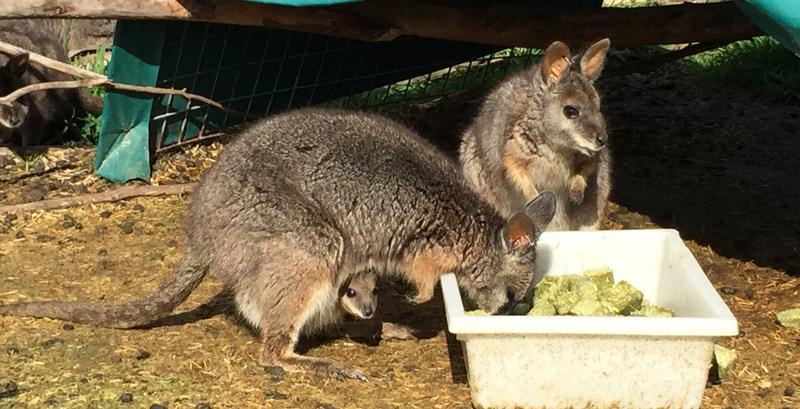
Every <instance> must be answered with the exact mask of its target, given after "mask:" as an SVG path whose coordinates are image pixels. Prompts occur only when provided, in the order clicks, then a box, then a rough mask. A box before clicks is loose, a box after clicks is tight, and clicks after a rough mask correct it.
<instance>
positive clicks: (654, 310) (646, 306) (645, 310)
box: [631, 300, 675, 317]
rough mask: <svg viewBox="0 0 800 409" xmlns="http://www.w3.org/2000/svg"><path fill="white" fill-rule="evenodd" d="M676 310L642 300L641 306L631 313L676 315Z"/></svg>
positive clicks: (661, 315)
mask: <svg viewBox="0 0 800 409" xmlns="http://www.w3.org/2000/svg"><path fill="white" fill-rule="evenodd" d="M674 316H675V311H673V310H671V309H669V308H665V307H661V306H658V305H654V304H650V303H649V302H648V301H647V300H644V301H643V302H642V306H641V308H639V309H638V310H636V311H633V312H632V313H631V317H674Z"/></svg>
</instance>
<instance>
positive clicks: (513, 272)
mask: <svg viewBox="0 0 800 409" xmlns="http://www.w3.org/2000/svg"><path fill="white" fill-rule="evenodd" d="M555 206H556V202H555V197H554V196H553V194H552V193H550V192H543V193H542V194H541V195H539V196H538V197H537V198H536V199H534V200H532V201H531V202H530V203H528V204H527V205H526V206H524V207H523V208H522V209H520V212H518V213H517V214H516V215H515V216H513V217H511V218H510V220H509V221H508V222H506V221H505V220H504V219H503V218H502V217H500V215H499V214H497V212H496V211H495V210H494V209H492V208H491V207H489V206H488V205H487V204H486V203H485V202H483V201H482V200H481V199H480V198H479V197H478V196H477V195H476V194H475V193H474V192H473V191H472V190H470V188H469V187H468V186H467V185H466V184H465V183H464V181H463V179H462V178H461V177H460V175H459V172H458V169H457V167H456V166H455V164H454V163H453V161H451V160H449V159H448V158H447V157H446V156H445V155H444V154H443V153H442V152H440V151H438V150H437V149H436V148H435V147H434V146H433V145H431V144H430V143H428V142H427V141H425V140H424V139H422V137H420V136H419V135H417V134H416V133H414V132H413V131H411V130H409V129H408V128H406V127H404V126H402V125H400V124H399V123H397V122H394V121H392V120H389V119H387V118H383V117H381V116H377V115H373V114H366V113H359V112H348V111H339V110H320V109H302V110H296V111H290V112H287V113H284V114H280V115H277V116H274V117H272V118H269V119H266V120H263V121H260V122H257V123H255V124H254V125H252V126H250V127H249V128H248V129H246V130H244V131H243V132H242V134H241V135H239V137H238V138H237V139H236V140H235V141H233V142H231V143H230V144H229V145H228V146H227V147H226V149H225V151H224V152H223V153H222V155H220V157H219V159H218V160H217V162H216V163H215V164H214V165H213V166H212V167H211V169H209V170H208V171H207V172H206V173H205V174H204V175H203V176H202V178H201V181H200V182H199V183H198V185H197V187H196V189H195V190H194V192H193V194H192V198H191V202H190V204H189V217H188V225H187V253H186V255H185V256H184V259H183V261H182V263H181V265H180V267H179V268H178V270H177V272H176V273H175V275H174V276H173V277H172V278H170V279H168V280H167V281H166V282H165V283H164V284H163V285H162V286H161V287H160V289H159V290H157V291H156V292H154V293H153V294H152V295H149V296H147V297H145V298H142V299H139V300H135V301H131V302H128V303H125V304H120V305H107V304H93V303H84V302H58V301H43V302H26V303H18V304H10V305H2V306H0V314H4V315H27V316H37V317H50V318H60V319H66V320H71V321H76V322H83V323H91V324H97V325H102V326H109V327H117V328H131V327H136V326H141V325H144V324H147V323H150V322H152V321H154V320H156V319H158V318H160V317H163V316H166V315H168V314H169V313H170V312H171V311H172V310H173V309H174V308H175V307H176V306H177V305H178V304H180V303H181V302H183V301H184V300H185V299H186V298H187V297H188V296H189V294H190V293H191V292H192V291H193V289H194V288H195V287H196V286H197V285H198V284H199V283H200V281H201V280H202V279H203V277H204V276H205V275H206V273H207V272H209V271H210V272H212V274H213V275H214V276H215V277H216V278H217V279H219V280H220V281H222V282H223V284H224V285H225V286H226V287H227V288H228V289H229V290H231V291H232V293H233V295H234V300H235V303H236V305H237V307H238V309H239V311H240V312H241V314H242V315H243V316H244V318H245V319H246V320H247V321H248V322H249V323H250V324H252V325H253V326H254V327H256V328H258V329H259V330H260V332H261V336H262V339H263V350H262V354H261V363H262V364H264V365H270V366H283V367H284V368H286V369H287V370H294V371H312V372H316V373H323V374H327V375H329V376H333V377H336V378H357V379H363V378H365V377H364V374H363V373H362V372H361V371H360V370H358V369H356V368H354V367H351V366H347V365H343V364H340V363H337V362H334V361H330V360H324V359H320V358H312V357H307V356H301V355H298V354H297V353H295V351H294V347H295V344H296V342H297V340H298V337H299V336H300V335H301V334H302V333H308V332H312V331H315V330H319V329H322V328H324V327H325V326H327V325H328V324H329V323H330V322H331V320H332V319H331V317H332V316H338V310H339V309H340V306H339V305H338V304H339V303H340V297H341V295H340V294H339V290H340V289H341V288H342V287H343V286H344V285H345V283H346V282H347V280H348V279H349V278H350V277H351V276H353V275H354V274H356V273H358V272H361V271H365V270H371V271H375V272H376V273H378V274H379V275H381V276H390V275H396V276H398V277H401V278H403V279H405V280H407V281H409V282H411V283H413V284H414V286H415V287H416V288H417V295H416V296H415V297H411V298H409V300H410V301H412V302H414V303H423V302H426V301H428V300H430V299H431V298H432V297H433V292H434V288H435V286H436V284H437V283H438V279H439V277H440V276H441V275H442V274H445V273H448V272H453V273H455V275H456V277H457V279H458V282H459V285H460V286H461V287H462V289H463V290H464V291H465V293H466V296H467V297H469V298H470V299H471V300H473V301H474V302H475V303H476V304H477V306H478V307H479V308H481V309H484V310H486V311H488V312H491V313H496V312H498V311H501V310H505V309H506V308H512V307H513V306H514V305H515V303H516V302H517V301H519V300H521V299H522V298H523V297H524V296H526V293H527V291H528V290H529V288H530V285H531V282H532V281H533V273H534V262H535V257H536V250H535V244H536V241H537V240H538V237H539V233H540V232H541V231H542V230H543V229H544V228H545V227H546V226H547V223H548V222H549V221H550V219H551V218H552V217H553V214H554V212H555ZM362 312H363V311H362Z"/></svg>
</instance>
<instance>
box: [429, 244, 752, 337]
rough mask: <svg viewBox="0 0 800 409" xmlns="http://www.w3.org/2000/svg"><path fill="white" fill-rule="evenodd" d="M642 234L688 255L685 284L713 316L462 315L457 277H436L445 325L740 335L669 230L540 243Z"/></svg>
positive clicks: (477, 330) (515, 330)
mask: <svg viewBox="0 0 800 409" xmlns="http://www.w3.org/2000/svg"><path fill="white" fill-rule="evenodd" d="M598 233H600V234H605V235H633V236H636V235H647V234H651V235H652V234H654V233H655V234H661V235H664V236H665V237H667V239H668V240H669V241H670V242H672V243H670V244H672V245H674V241H675V240H677V241H678V242H679V244H680V247H682V250H679V251H681V252H683V251H685V252H686V253H688V254H689V256H690V257H691V262H692V264H693V266H694V267H696V268H692V271H694V273H693V274H690V277H689V279H690V280H689V281H690V282H689V283H686V284H688V285H690V286H692V287H693V288H694V291H696V292H697V295H698V296H699V297H700V298H701V299H702V300H703V302H705V303H706V304H707V305H709V306H710V307H711V311H712V314H709V315H708V316H703V317H672V318H660V317H578V316H510V315H502V316H470V315H465V314H464V305H463V302H462V299H461V294H460V292H459V288H458V283H457V281H456V276H455V275H454V274H452V273H450V274H445V275H443V276H442V277H441V279H440V280H441V284H442V294H443V296H444V304H445V312H446V314H447V326H448V329H449V331H450V332H451V333H453V334H465V335H468V334H476V335H477V334H485V335H498V334H520V335H522V334H529V335H531V334H584V335H632V336H681V337H723V336H734V335H737V334H738V333H739V327H738V322H737V321H736V318H735V317H734V316H733V314H732V313H731V311H730V309H729V308H728V306H727V305H726V304H725V302H724V301H723V300H722V298H721V297H720V296H719V293H717V291H716V290H715V289H714V287H713V285H712V284H711V282H710V281H709V280H708V277H706V275H705V273H704V272H703V270H702V269H701V268H700V266H699V264H697V261H696V259H695V258H694V256H692V255H691V253H690V252H689V249H688V248H686V246H685V244H684V243H683V241H682V240H681V239H680V236H679V235H678V232H677V231H675V230H672V229H647V230H614V231H611V230H608V231H602V232H547V233H543V234H542V236H541V238H540V242H542V241H546V240H559V239H563V238H564V237H566V236H567V235H575V234H598Z"/></svg>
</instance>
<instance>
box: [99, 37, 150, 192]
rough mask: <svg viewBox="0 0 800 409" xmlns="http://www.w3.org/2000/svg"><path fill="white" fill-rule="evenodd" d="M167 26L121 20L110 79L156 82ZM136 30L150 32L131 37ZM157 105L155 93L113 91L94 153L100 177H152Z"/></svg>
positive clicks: (120, 179) (121, 179)
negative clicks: (153, 117)
mask: <svg viewBox="0 0 800 409" xmlns="http://www.w3.org/2000/svg"><path fill="white" fill-rule="evenodd" d="M163 27H164V26H163V25H162V24H158V23H154V22H146V21H130V22H126V24H118V25H117V31H116V33H115V34H114V46H113V47H112V51H111V54H112V58H111V61H110V62H109V65H108V77H109V78H112V79H113V80H114V81H116V82H120V83H124V84H134V85H145V86H152V85H155V83H156V79H157V78H158V67H159V63H160V59H161V50H162V47H163V44H164V42H163V41H162V40H163V36H164V28H163ZM126 30H130V31H131V32H130V33H128V32H126ZM132 33H148V35H147V36H141V35H138V36H137V35H130V34H132ZM152 106H153V98H152V96H150V95H144V94H136V93H128V92H121V91H109V92H108V94H107V95H106V98H105V101H104V102H103V121H102V124H101V128H100V138H99V141H98V142H97V154H96V157H95V170H96V172H97V174H98V175H99V176H101V177H103V178H105V179H108V180H110V181H112V182H116V183H123V182H126V181H128V180H131V179H142V180H148V179H150V130H149V124H150V109H151V107H152Z"/></svg>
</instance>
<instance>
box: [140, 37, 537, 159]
mask: <svg viewBox="0 0 800 409" xmlns="http://www.w3.org/2000/svg"><path fill="white" fill-rule="evenodd" d="M165 24H169V26H168V27H167V30H166V39H165V44H164V50H165V51H164V53H163V55H162V63H161V72H160V74H159V79H158V86H161V87H174V88H178V89H181V88H185V89H187V90H188V91H189V92H193V93H196V94H201V95H204V96H207V97H209V98H211V99H213V100H215V101H217V102H220V103H221V104H222V105H223V106H226V107H228V108H230V109H233V110H236V111H239V112H241V113H243V114H244V115H246V116H248V117H254V116H261V115H264V114H268V113H274V112H279V111H282V110H285V109H288V108H293V107H299V106H305V105H311V104H320V103H326V102H327V103H326V105H328V106H339V107H349V108H370V107H377V106H382V105H386V104H395V103H404V102H410V101H418V100H421V99H432V98H437V97H441V96H445V95H448V94H451V93H453V92H458V91H461V90H464V89H468V88H472V87H475V86H483V85H485V84H486V83H487V82H490V81H492V80H494V79H497V78H498V77H502V76H504V75H505V74H507V73H508V71H509V70H513V69H515V68H516V67H519V66H522V65H525V64H527V63H529V62H530V60H531V59H532V58H533V55H534V54H535V52H534V51H533V50H531V49H506V50H498V49H496V48H493V47H489V46H483V45H475V44H463V43H452V42H445V41H438V40H422V39H411V38H408V39H398V40H395V41H392V42H389V43H380V44H373V43H363V42H359V41H355V40H347V39H338V38H332V37H325V36H319V35H314V34H307V33H300V32H291V31H285V30H270V29H264V28H252V27H241V26H232V25H220V24H211V23H176V22H170V23H165ZM476 57H477V58H476ZM464 61H467V62H464ZM246 119H247V118H246V117H244V116H236V115H231V114H228V113H226V112H223V111H221V110H219V109H216V108H213V107H210V106H208V105H205V104H201V103H198V102H196V101H188V100H186V99H184V98H183V97H180V96H175V95H169V96H164V97H163V98H158V99H156V100H155V101H154V106H153V114H152V117H151V130H153V131H154V132H153V133H154V134H155V135H156V141H155V148H156V152H159V151H163V150H167V149H171V148H175V147H178V146H182V145H186V144H190V143H196V142H199V141H202V140H206V139H210V138H215V137H218V136H220V135H221V134H225V133H227V132H230V131H231V130H234V129H235V128H237V127H239V126H241V125H242V124H243V123H244V122H246Z"/></svg>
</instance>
